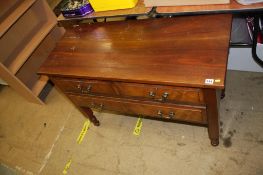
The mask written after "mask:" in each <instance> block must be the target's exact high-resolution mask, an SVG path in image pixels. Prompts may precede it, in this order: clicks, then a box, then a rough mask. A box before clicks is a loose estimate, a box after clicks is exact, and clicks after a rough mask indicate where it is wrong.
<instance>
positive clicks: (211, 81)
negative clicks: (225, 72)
mask: <svg viewBox="0 0 263 175" xmlns="http://www.w3.org/2000/svg"><path fill="white" fill-rule="evenodd" d="M205 84H214V79H205Z"/></svg>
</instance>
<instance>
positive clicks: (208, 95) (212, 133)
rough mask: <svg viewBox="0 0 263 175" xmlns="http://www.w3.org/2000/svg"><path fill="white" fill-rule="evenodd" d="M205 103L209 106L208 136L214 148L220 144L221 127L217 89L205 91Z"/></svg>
mask: <svg viewBox="0 0 263 175" xmlns="http://www.w3.org/2000/svg"><path fill="white" fill-rule="evenodd" d="M204 96H205V102H206V106H207V119H208V120H207V121H208V134H209V138H210V140H211V144H212V145H213V146H217V145H218V144H219V126H218V122H219V121H218V109H217V105H218V103H217V98H218V97H217V95H216V90H215V89H204Z"/></svg>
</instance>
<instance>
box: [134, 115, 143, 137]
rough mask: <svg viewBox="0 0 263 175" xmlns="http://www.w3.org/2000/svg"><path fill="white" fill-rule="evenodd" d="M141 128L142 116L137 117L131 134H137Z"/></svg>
mask: <svg viewBox="0 0 263 175" xmlns="http://www.w3.org/2000/svg"><path fill="white" fill-rule="evenodd" d="M141 130H142V118H138V120H137V123H136V126H135V128H134V130H133V134H134V135H136V136H139V135H140V133H141Z"/></svg>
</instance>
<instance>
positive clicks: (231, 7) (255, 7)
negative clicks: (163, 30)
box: [156, 0, 263, 15]
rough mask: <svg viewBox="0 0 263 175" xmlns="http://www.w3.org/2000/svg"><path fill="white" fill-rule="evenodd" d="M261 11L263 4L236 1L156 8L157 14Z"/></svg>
mask: <svg viewBox="0 0 263 175" xmlns="http://www.w3.org/2000/svg"><path fill="white" fill-rule="evenodd" d="M256 11H263V3H257V4H251V5H241V4H239V3H237V2H236V0H230V4H217V5H189V6H170V7H157V8H156V12H157V13H159V14H174V15H176V14H177V15H183V14H184V15H186V14H194V13H196V14H202V13H204V14H206V13H209V14H211V13H219V12H221V13H222V12H228V13H229V12H230V13H233V12H256Z"/></svg>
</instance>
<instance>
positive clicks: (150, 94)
mask: <svg viewBox="0 0 263 175" xmlns="http://www.w3.org/2000/svg"><path fill="white" fill-rule="evenodd" d="M52 81H54V83H55V84H56V85H57V86H58V87H59V88H60V89H62V90H63V91H64V92H65V93H75V94H90V95H103V96H110V97H118V98H133V99H140V100H142V99H145V100H150V101H159V102H175V103H181V102H183V103H191V104H203V103H204V99H203V92H202V90H201V89H199V88H186V87H174V86H164V85H151V84H140V83H125V82H111V81H98V80H79V79H52Z"/></svg>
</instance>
